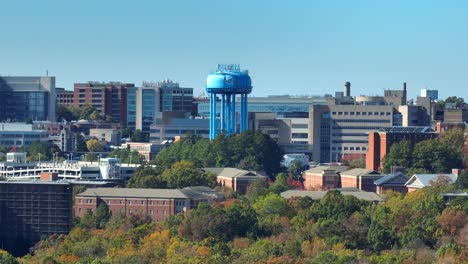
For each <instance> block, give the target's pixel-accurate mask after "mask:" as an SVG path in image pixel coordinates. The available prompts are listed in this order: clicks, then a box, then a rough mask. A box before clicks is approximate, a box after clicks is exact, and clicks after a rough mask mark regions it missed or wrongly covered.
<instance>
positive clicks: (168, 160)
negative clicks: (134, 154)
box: [156, 131, 283, 176]
mask: <svg viewBox="0 0 468 264" xmlns="http://www.w3.org/2000/svg"><path fill="white" fill-rule="evenodd" d="M282 159H283V151H282V150H281V148H280V147H279V146H278V145H277V144H276V142H275V141H274V140H273V139H271V138H270V136H268V135H265V134H263V133H262V132H261V131H256V132H252V131H246V132H243V133H242V134H237V135H225V134H220V135H218V137H217V138H216V139H215V140H212V141H210V140H208V139H202V138H200V137H199V136H195V135H191V134H188V135H186V137H184V138H183V139H182V140H181V141H180V142H177V143H175V144H173V145H172V146H170V147H168V148H166V149H164V150H163V151H161V152H160V153H159V154H158V156H157V158H156V164H157V166H158V168H160V169H161V170H164V169H167V168H170V167H171V166H172V164H174V163H175V162H177V161H181V160H185V161H190V162H192V163H193V164H194V166H195V167H197V168H202V167H235V168H239V169H245V170H254V171H264V172H265V173H266V174H267V175H270V176H274V175H276V174H277V173H279V172H280V171H281V160H282Z"/></svg>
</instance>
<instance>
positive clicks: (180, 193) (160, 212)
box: [75, 187, 223, 221]
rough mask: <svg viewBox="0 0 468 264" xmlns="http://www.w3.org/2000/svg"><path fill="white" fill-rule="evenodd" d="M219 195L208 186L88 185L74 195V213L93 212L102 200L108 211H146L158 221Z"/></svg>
mask: <svg viewBox="0 0 468 264" xmlns="http://www.w3.org/2000/svg"><path fill="white" fill-rule="evenodd" d="M222 198H223V197H222V195H221V194H220V193H218V192H215V191H214V190H212V189H210V188H207V187H206V188H203V189H200V188H198V187H189V188H184V189H136V188H135V189H134V188H90V189H87V190H86V191H84V192H82V193H80V194H77V195H76V196H75V216H78V217H83V215H84V214H85V213H86V211H87V210H91V211H92V212H96V209H97V208H98V206H99V205H100V204H102V203H105V204H106V205H107V206H108V208H109V211H110V213H111V215H116V214H119V213H120V214H123V215H125V216H128V215H132V214H133V215H146V216H149V217H150V218H151V219H152V220H153V221H162V220H164V219H166V218H167V217H168V216H169V215H175V214H178V213H182V212H185V211H187V210H190V209H191V208H196V207H197V206H198V204H199V203H201V202H203V203H208V204H210V203H213V202H214V201H217V200H220V199H222Z"/></svg>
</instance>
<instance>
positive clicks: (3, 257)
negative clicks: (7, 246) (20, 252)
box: [0, 249, 18, 264]
mask: <svg viewBox="0 0 468 264" xmlns="http://www.w3.org/2000/svg"><path fill="white" fill-rule="evenodd" d="M0 263H3V264H17V263H18V261H17V260H16V259H15V257H13V256H12V255H11V254H9V253H8V252H7V251H5V250H2V249H0Z"/></svg>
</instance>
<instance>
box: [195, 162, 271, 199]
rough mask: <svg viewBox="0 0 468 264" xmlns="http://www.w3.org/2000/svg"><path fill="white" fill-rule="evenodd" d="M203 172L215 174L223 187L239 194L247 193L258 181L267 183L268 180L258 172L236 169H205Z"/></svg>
mask: <svg viewBox="0 0 468 264" xmlns="http://www.w3.org/2000/svg"><path fill="white" fill-rule="evenodd" d="M203 170H205V171H207V172H211V173H213V174H215V175H216V177H217V181H218V183H219V184H220V185H221V186H226V187H229V188H231V189H233V190H234V191H235V192H239V193H245V192H246V191H247V188H248V187H249V186H250V184H252V182H254V181H256V180H264V181H266V179H267V178H268V177H267V176H264V175H261V174H259V173H257V172H253V171H246V170H240V169H236V168H204V169H203Z"/></svg>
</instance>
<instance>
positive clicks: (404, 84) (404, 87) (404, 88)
mask: <svg viewBox="0 0 468 264" xmlns="http://www.w3.org/2000/svg"><path fill="white" fill-rule="evenodd" d="M403 91H406V82H404V83H403Z"/></svg>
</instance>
